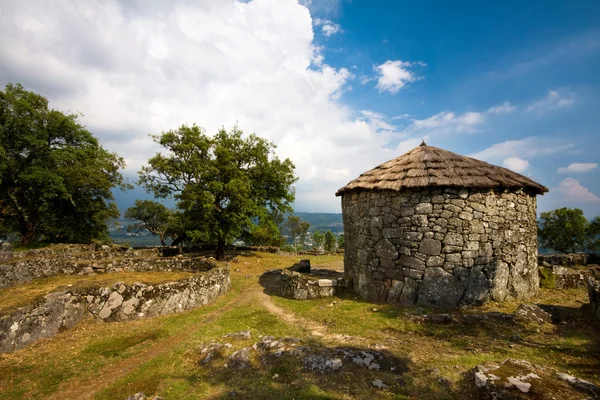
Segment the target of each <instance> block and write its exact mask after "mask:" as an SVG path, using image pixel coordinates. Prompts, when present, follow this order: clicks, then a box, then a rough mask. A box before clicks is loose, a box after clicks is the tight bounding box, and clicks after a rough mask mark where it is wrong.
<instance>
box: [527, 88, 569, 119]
mask: <svg viewBox="0 0 600 400" xmlns="http://www.w3.org/2000/svg"><path fill="white" fill-rule="evenodd" d="M573 103H575V99H574V98H573V95H568V96H566V97H565V96H563V95H561V94H560V93H558V92H557V91H556V90H550V91H548V94H547V95H546V97H544V98H542V99H540V100H537V101H534V102H533V103H531V104H530V105H529V106H528V107H527V108H526V109H525V111H526V112H529V113H537V114H544V113H546V112H548V111H551V110H555V109H557V108H565V107H569V106H571V105H573Z"/></svg>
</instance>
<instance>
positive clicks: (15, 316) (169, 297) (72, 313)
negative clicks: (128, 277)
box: [0, 267, 230, 353]
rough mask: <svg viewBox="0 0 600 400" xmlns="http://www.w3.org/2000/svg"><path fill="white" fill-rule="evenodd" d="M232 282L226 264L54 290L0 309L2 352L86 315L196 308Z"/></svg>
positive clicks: (117, 316)
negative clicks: (147, 281) (168, 278)
mask: <svg viewBox="0 0 600 400" xmlns="http://www.w3.org/2000/svg"><path fill="white" fill-rule="evenodd" d="M229 286H230V279H229V267H225V268H214V269H212V270H210V271H207V272H202V273H198V274H195V275H193V276H191V277H189V278H185V279H182V280H180V281H175V282H167V283H162V284H156V285H144V284H142V283H133V284H131V285H126V284H123V283H116V284H115V285H113V286H112V287H95V288H94V287H92V288H85V289H70V290H68V291H62V292H54V293H50V294H48V295H46V296H45V297H43V298H42V299H40V300H38V301H36V302H34V303H33V304H30V305H28V306H24V307H20V308H17V309H16V310H12V311H8V312H4V313H3V314H2V315H0V353H6V352H10V351H13V350H16V349H19V348H22V347H24V346H26V345H29V344H30V343H33V342H35V341H36V340H38V339H40V338H43V337H50V336H53V335H55V334H56V333H57V332H59V331H60V330H62V329H70V328H72V327H73V326H75V325H76V324H78V323H79V322H81V321H82V320H83V319H84V318H87V317H95V318H97V319H98V320H100V321H103V322H112V321H126V320H133V319H140V318H145V317H154V316H159V315H164V314H169V313H174V312H181V311H184V310H188V309H191V308H195V307H198V306H201V305H204V304H208V303H211V302H212V301H214V300H215V299H216V298H217V297H218V296H220V295H221V294H223V293H225V292H226V291H227V290H229Z"/></svg>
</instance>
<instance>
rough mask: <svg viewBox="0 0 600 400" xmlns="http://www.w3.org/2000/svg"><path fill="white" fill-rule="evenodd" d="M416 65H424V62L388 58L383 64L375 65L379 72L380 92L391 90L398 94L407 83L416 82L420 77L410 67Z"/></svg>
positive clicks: (392, 92) (378, 84)
mask: <svg viewBox="0 0 600 400" xmlns="http://www.w3.org/2000/svg"><path fill="white" fill-rule="evenodd" d="M415 65H422V66H424V65H425V64H423V63H420V62H419V63H412V62H406V61H401V60H395V61H392V60H388V61H386V62H384V63H383V64H381V65H376V66H375V67H373V69H374V70H375V72H376V73H377V75H378V76H377V89H379V92H390V93H391V94H396V93H398V92H399V91H400V89H402V88H403V87H404V86H405V85H406V84H407V83H410V82H414V81H416V80H418V79H420V77H418V76H417V75H416V74H415V73H414V72H413V71H411V70H409V68H411V67H414V66H415Z"/></svg>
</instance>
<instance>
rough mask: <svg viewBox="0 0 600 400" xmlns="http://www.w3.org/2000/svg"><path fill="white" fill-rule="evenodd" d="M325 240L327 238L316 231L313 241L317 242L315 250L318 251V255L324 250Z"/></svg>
mask: <svg viewBox="0 0 600 400" xmlns="http://www.w3.org/2000/svg"><path fill="white" fill-rule="evenodd" d="M324 240H325V236H324V235H323V233H322V232H320V231H319V230H316V231H314V233H313V241H314V242H315V249H316V250H317V255H318V254H319V253H320V252H321V250H322V249H323V242H324Z"/></svg>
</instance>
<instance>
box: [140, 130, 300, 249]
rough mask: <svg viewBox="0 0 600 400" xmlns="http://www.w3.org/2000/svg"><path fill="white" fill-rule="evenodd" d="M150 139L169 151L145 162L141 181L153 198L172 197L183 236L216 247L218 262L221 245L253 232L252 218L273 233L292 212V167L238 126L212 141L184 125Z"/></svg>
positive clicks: (219, 134)
mask: <svg viewBox="0 0 600 400" xmlns="http://www.w3.org/2000/svg"><path fill="white" fill-rule="evenodd" d="M152 138H153V140H154V141H155V142H156V143H158V144H160V145H161V146H162V147H163V148H165V150H167V153H165V154H162V153H159V154H157V155H156V156H154V157H152V158H151V159H150V160H148V166H144V167H143V168H142V170H141V171H140V173H139V174H140V180H139V183H140V184H141V185H143V186H144V187H146V189H147V190H149V191H151V192H153V193H154V194H155V195H156V196H157V197H168V196H174V197H175V199H176V200H177V207H178V208H179V209H180V210H181V211H182V213H183V216H182V218H183V221H184V225H185V230H186V235H187V237H189V238H190V239H191V240H193V241H196V242H203V243H212V244H216V245H217V252H216V257H217V259H222V258H223V257H224V251H225V244H227V243H232V242H233V240H235V239H236V238H238V237H240V236H242V234H243V233H244V232H248V231H251V230H252V229H255V228H254V224H253V219H254V220H258V221H262V223H263V225H262V226H263V227H265V226H267V228H266V229H267V230H269V229H270V230H274V229H275V226H274V225H272V224H270V222H276V218H277V216H279V215H282V214H283V213H285V212H289V211H291V209H292V208H291V203H292V202H293V201H294V190H293V186H292V185H293V183H294V182H295V181H296V177H295V174H294V165H293V164H292V162H291V161H290V160H289V159H286V160H283V161H281V160H279V158H277V156H276V155H275V154H274V149H275V145H274V144H273V143H271V142H269V141H267V140H265V139H263V138H260V137H258V136H256V135H254V134H251V135H249V136H247V137H244V136H243V132H242V131H241V130H239V129H238V128H237V126H236V127H234V128H233V129H232V130H231V132H227V131H226V130H225V129H220V130H219V131H218V132H217V133H216V134H215V135H214V136H212V137H211V136H208V135H207V134H206V133H205V132H204V130H203V129H202V128H200V127H198V126H196V125H193V126H186V125H183V126H181V127H180V128H179V129H176V130H171V131H168V132H164V133H162V134H160V135H154V136H152ZM275 225H276V223H275ZM277 229H278V228H277ZM271 233H272V232H271ZM267 236H271V234H268V235H267ZM272 236H275V235H274V234H273V235H272Z"/></svg>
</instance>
